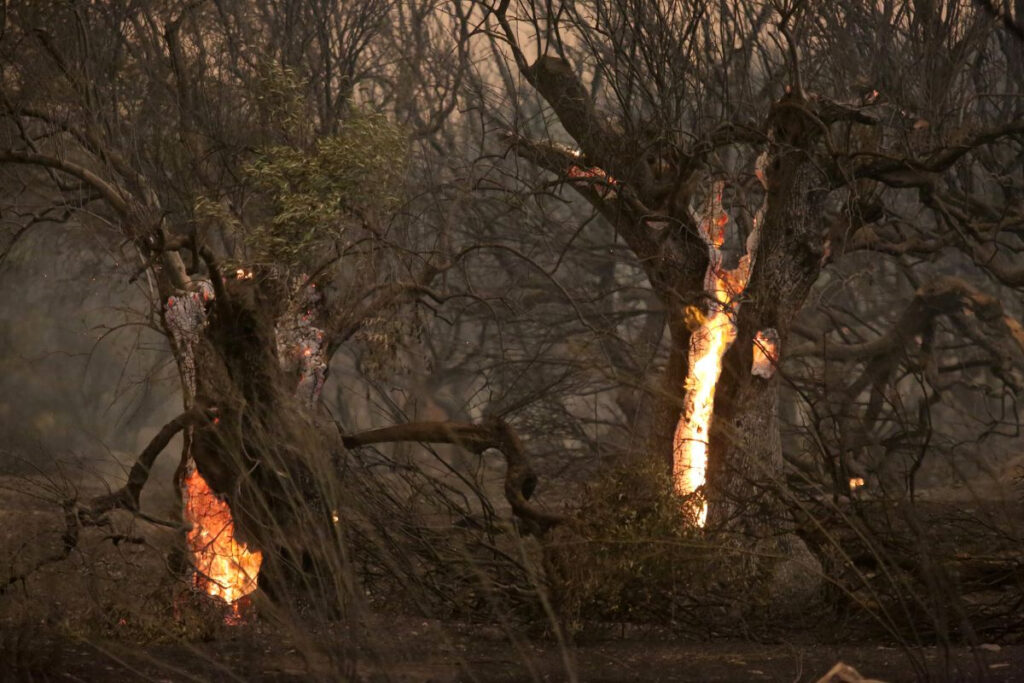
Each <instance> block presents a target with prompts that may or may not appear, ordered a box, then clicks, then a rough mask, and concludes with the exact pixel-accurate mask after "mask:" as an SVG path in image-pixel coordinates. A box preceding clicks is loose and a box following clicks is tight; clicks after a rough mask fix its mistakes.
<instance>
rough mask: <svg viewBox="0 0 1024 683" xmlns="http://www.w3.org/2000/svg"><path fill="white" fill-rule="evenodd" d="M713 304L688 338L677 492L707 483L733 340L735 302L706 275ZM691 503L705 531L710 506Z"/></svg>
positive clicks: (722, 285) (676, 445)
mask: <svg viewBox="0 0 1024 683" xmlns="http://www.w3.org/2000/svg"><path fill="white" fill-rule="evenodd" d="M709 275H712V280H713V283H714V289H713V291H712V292H709V293H710V294H712V295H713V297H714V299H713V301H712V303H711V304H710V306H709V307H708V308H709V311H708V314H707V315H706V316H705V317H704V320H703V324H701V326H700V327H699V328H697V330H695V331H694V332H693V334H692V335H690V373H689V375H688V376H687V378H686V400H685V403H684V408H683V413H682V415H681V416H680V418H679V422H678V424H677V425H676V433H675V439H674V452H675V457H674V458H673V477H674V480H675V489H676V492H677V493H679V494H680V495H691V494H695V493H697V492H698V490H699V489H700V487H701V486H703V485H704V481H705V479H706V477H707V467H708V430H709V429H710V427H711V417H712V414H713V412H714V406H715V386H716V385H717V384H718V378H719V376H720V375H721V374H722V356H724V355H725V352H726V351H727V350H728V349H729V347H730V346H731V345H732V343H733V341H734V340H735V339H736V324H735V322H734V320H733V316H734V315H735V310H734V306H733V305H732V301H733V297H732V295H731V294H730V289H731V288H730V287H729V285H728V284H727V283H726V281H725V279H724V278H723V277H722V276H721V274H720V273H718V272H717V270H716V271H714V273H713V274H712V272H711V271H710V270H709ZM696 498H697V499H695V500H693V502H691V503H690V507H691V510H690V512H691V513H692V514H693V515H694V517H695V518H696V521H697V525H698V526H704V524H705V522H706V521H707V516H708V504H707V501H706V500H704V499H703V497H702V496H699V495H698V496H697V497H696Z"/></svg>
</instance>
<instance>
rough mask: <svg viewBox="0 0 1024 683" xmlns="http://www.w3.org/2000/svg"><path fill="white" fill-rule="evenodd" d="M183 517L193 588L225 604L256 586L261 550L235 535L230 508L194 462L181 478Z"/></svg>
mask: <svg viewBox="0 0 1024 683" xmlns="http://www.w3.org/2000/svg"><path fill="white" fill-rule="evenodd" d="M183 486H184V489H185V518H186V519H187V520H188V521H189V523H191V525H192V529H191V530H190V531H189V532H188V545H189V550H190V551H191V552H192V561H193V564H194V565H195V570H196V571H195V575H194V578H193V581H194V584H195V586H196V588H198V589H199V590H201V591H203V592H204V593H206V594H207V595H212V596H214V597H217V598H220V599H221V600H223V601H224V602H226V603H227V604H229V605H234V603H235V602H236V601H237V600H238V599H239V598H242V597H244V596H246V595H248V594H249V593H252V592H253V591H254V590H256V580H257V577H258V576H259V573H260V566H261V565H262V564H263V554H262V553H261V552H260V551H258V550H249V548H248V547H247V546H246V544H245V543H241V542H240V541H238V540H237V539H236V538H235V522H234V520H233V519H232V517H231V508H230V507H229V506H228V504H227V502H226V501H224V500H222V499H221V498H220V497H218V496H217V495H216V494H215V493H214V492H213V490H211V489H210V486H209V485H208V484H207V483H206V480H205V479H203V477H202V475H201V474H199V470H197V469H196V468H195V467H194V466H190V467H189V468H188V472H187V474H186V475H185V480H184V482H183Z"/></svg>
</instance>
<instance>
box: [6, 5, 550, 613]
mask: <svg viewBox="0 0 1024 683" xmlns="http://www.w3.org/2000/svg"><path fill="white" fill-rule="evenodd" d="M427 6H428V5H427V4H425V3H420V4H417V3H407V4H405V5H403V6H402V12H397V10H395V7H394V6H393V5H392V4H391V3H389V2H368V3H356V4H350V3H297V4H289V5H288V6H286V7H277V6H274V7H268V8H265V10H264V9H261V10H259V11H256V10H254V8H253V7H252V6H251V4H250V3H244V2H228V3H222V2H219V3H178V2H166V3H157V4H156V5H147V6H146V7H145V8H143V7H141V6H138V5H136V4H135V3H131V2H113V3H98V4H96V3H84V4H83V3H70V4H67V3H65V4H45V3H44V4H39V3H34V2H25V3H13V4H10V5H8V6H6V7H5V11H4V14H3V18H2V20H0V21H2V22H3V26H4V30H3V34H2V38H0V50H2V55H3V56H2V63H3V65H4V66H3V72H2V74H0V78H2V81H3V95H2V101H0V107H2V117H3V133H2V135H3V138H2V142H0V164H2V166H3V170H4V173H5V174H6V175H7V177H9V178H17V179H19V180H20V182H21V183H22V186H23V187H24V188H26V189H25V191H24V192H22V193H20V194H19V193H18V192H14V193H13V195H12V197H11V200H10V201H11V203H12V204H14V205H16V210H17V207H18V206H24V207H28V208H27V210H26V213H25V214H24V215H23V216H22V218H23V223H24V227H25V229H26V230H27V229H28V228H31V227H32V226H33V225H35V224H37V223H40V222H45V221H49V220H54V219H57V220H60V216H63V220H66V221H67V220H73V221H75V222H76V223H77V224H79V225H81V228H82V229H89V230H93V231H95V233H96V234H97V235H99V236H101V237H105V238H108V239H109V244H110V245H111V246H110V248H111V249H114V250H118V251H119V253H120V254H121V259H120V260H121V261H122V262H123V263H125V264H131V265H130V266H128V267H129V268H130V271H129V272H126V273H125V274H124V275H125V280H126V281H127V282H128V283H130V284H131V285H133V286H134V287H135V288H137V289H138V290H139V291H140V292H141V293H142V294H143V296H144V297H145V298H146V300H147V301H148V311H146V312H145V315H144V319H145V320H146V321H147V322H148V324H149V325H151V326H153V327H154V328H156V329H158V330H160V331H162V332H163V333H164V334H166V336H167V338H168V340H169V342H170V350H171V353H172V354H173V357H174V360H175V363H176V365H177V368H178V370H179V375H180V381H181V388H182V399H183V409H184V412H183V413H182V414H181V415H180V416H179V417H177V418H176V419H174V420H172V421H171V422H170V423H169V424H167V425H166V426H165V427H164V428H163V429H162V430H160V432H159V433H158V435H157V437H156V438H154V439H153V441H152V442H151V443H150V445H149V446H148V447H147V448H146V449H145V450H144V451H143V453H142V454H141V455H140V456H139V458H138V460H137V462H136V463H135V464H134V466H133V467H132V468H131V471H130V473H129V477H128V482H127V484H126V485H125V486H124V487H123V488H121V489H119V490H117V491H114V492H113V493H111V494H109V495H106V496H102V497H100V498H98V499H96V500H93V501H90V502H88V503H74V502H69V503H68V506H69V507H68V509H69V514H68V519H69V522H68V523H69V531H68V533H67V534H66V536H65V541H66V550H67V551H70V549H71V548H72V547H73V545H74V542H75V540H76V539H77V533H78V531H77V530H78V528H79V527H80V526H81V525H83V524H85V525H98V524H105V523H106V521H107V513H109V512H110V511H112V510H115V509H124V510H129V511H133V512H137V511H138V509H139V499H140V495H141V491H142V489H143V487H144V486H145V484H146V481H147V478H148V476H149V472H150V469H151V468H152V466H153V463H154V461H155V459H156V457H157V456H158V455H159V454H160V452H161V451H162V450H163V449H164V448H165V447H166V446H167V444H168V443H169V441H170V439H171V438H172V437H174V436H175V435H176V434H178V433H181V434H182V435H183V440H184V447H183V450H182V453H181V460H180V465H179V467H178V471H177V481H178V484H179V486H180V487H181V492H182V493H183V497H184V501H183V516H184V520H183V521H184V524H183V525H182V529H183V530H185V531H187V541H188V545H189V551H190V555H191V557H190V564H191V567H192V569H193V570H194V572H195V583H196V585H197V586H199V587H201V588H202V589H203V590H204V591H205V592H207V593H209V594H211V595H215V596H219V597H221V598H222V599H223V600H225V601H226V602H234V601H236V600H237V599H238V598H239V597H241V596H243V595H245V594H248V593H249V592H251V591H252V590H254V589H255V587H256V585H257V574H258V575H259V579H258V580H259V582H260V583H261V584H266V585H267V586H268V587H273V588H272V590H281V588H282V586H285V585H286V584H288V582H289V581H293V582H294V581H297V582H299V583H305V584H306V585H307V586H310V585H311V584H317V583H318V582H320V584H321V585H319V586H318V587H315V586H314V587H315V589H316V590H319V591H321V592H325V591H326V592H328V593H330V592H331V589H330V587H329V586H328V587H326V588H325V586H324V585H322V584H323V583H324V582H327V583H330V582H331V581H334V582H335V583H336V582H338V581H342V580H343V579H344V577H345V576H346V572H347V569H346V568H345V567H341V566H338V562H340V560H339V559H338V558H339V557H340V556H341V555H342V554H343V553H342V551H341V549H340V548H341V546H342V545H343V543H342V539H341V535H343V534H344V533H349V532H348V531H344V529H345V526H344V524H341V523H340V522H345V523H348V522H352V523H356V522H354V521H353V520H356V519H358V520H361V521H362V522H363V523H364V526H366V527H372V526H373V523H372V522H370V521H367V519H368V518H369V516H370V514H371V513H370V512H367V511H365V510H359V511H357V510H356V508H358V502H357V499H358V496H356V495H345V494H344V493H343V490H344V488H345V487H346V486H348V487H352V488H357V487H359V486H360V484H359V483H358V481H356V480H355V478H353V477H350V478H349V479H348V480H345V481H343V478H342V477H341V471H342V469H343V468H344V467H345V464H344V462H345V458H344V454H345V445H344V441H345V440H346V439H347V440H348V443H349V445H350V446H352V445H358V444H360V443H377V442H379V441H380V440H381V438H380V435H379V434H377V437H375V438H374V439H371V440H369V441H366V440H362V441H360V440H359V439H358V438H356V437H352V436H349V435H346V436H345V437H344V439H343V438H342V434H341V433H340V432H339V427H338V425H337V424H336V423H335V422H334V420H332V419H331V417H330V416H329V415H328V414H327V413H326V412H325V411H324V410H323V408H322V404H321V401H320V399H321V392H322V390H323V387H324V383H325V381H326V375H327V368H328V366H329V364H330V362H331V359H332V357H333V356H334V354H335V353H336V352H337V351H338V349H339V348H341V347H342V346H343V345H344V344H346V343H347V342H351V341H352V340H353V338H354V337H356V336H357V335H358V334H360V333H361V332H362V331H364V330H365V328H367V326H368V325H373V324H375V321H379V320H381V319H383V318H386V317H388V316H393V315H395V312H396V310H398V309H399V308H400V307H401V306H403V305H408V304H413V303H416V302H418V301H421V300H431V301H435V302H436V301H440V300H441V299H442V295H441V294H439V293H438V292H437V291H435V290H433V289H431V285H432V283H433V282H434V281H435V280H437V279H438V278H439V276H440V275H441V274H442V273H445V272H446V271H447V270H449V269H450V268H451V267H452V266H453V264H454V263H455V260H454V258H453V255H452V254H451V253H449V251H448V249H447V246H446V245H445V244H444V229H443V228H440V229H438V230H436V231H435V230H434V229H433V227H434V226H433V225H431V224H430V220H431V219H430V218H429V217H425V216H424V215H420V216H419V217H418V221H413V220H409V218H408V216H405V215H403V214H402V212H401V209H402V208H403V207H407V206H408V201H409V199H408V195H407V190H408V188H409V187H410V180H409V173H408V170H409V168H410V165H411V164H413V163H414V162H415V159H416V152H415V145H414V141H415V140H417V139H423V138H425V137H428V136H429V135H431V134H432V132H433V131H435V130H436V127H437V125H438V121H439V120H440V119H441V117H443V115H444V114H445V112H447V111H449V110H450V108H451V106H452V101H451V97H450V96H447V97H445V96H440V97H439V98H434V99H430V100H427V101H424V102H415V101H412V102H408V101H404V100H402V98H404V97H407V96H409V95H410V93H414V92H416V90H417V88H420V87H422V88H431V87H434V86H436V87H437V88H439V89H440V90H442V91H443V90H444V89H448V90H449V91H450V90H451V83H450V81H451V80H452V79H455V78H457V77H458V67H459V66H460V65H459V64H458V63H448V64H446V63H441V62H435V61H432V60H434V58H435V56H434V53H433V52H430V49H429V47H428V46H421V48H420V51H419V55H420V58H421V59H419V60H418V61H417V60H413V62H407V61H405V60H404V59H398V58H397V57H396V55H398V54H399V52H396V51H402V52H403V53H404V52H405V51H407V50H408V47H407V46H402V45H399V44H397V43H396V42H394V40H393V38H394V36H392V35H390V33H389V32H390V31H392V30H398V31H399V33H401V29H400V27H401V25H402V23H403V22H406V21H411V20H412V19H411V18H410V16H409V15H408V14H405V13H408V12H411V13H412V15H414V16H416V17H420V18H421V19H422V18H423V17H424V16H427V12H426V9H425V8H426V7H427ZM393 10H395V12H393ZM296 26H297V27H299V28H298V29H295V28H294V27H296ZM419 26H420V29H422V30H426V28H425V26H424V25H423V24H422V23H421V24H419ZM442 52H443V51H442ZM409 54H410V55H411V53H409ZM396 65H397V66H396ZM410 65H411V66H410ZM453 67H454V68H453ZM412 69H415V73H413V72H412ZM412 76H416V77H417V78H419V79H420V80H418V81H416V80H414V81H409V80H408V79H410V78H412ZM403 79H405V81H404V82H405V83H413V84H410V85H404V84H403V85H402V86H401V87H397V86H396V85H395V84H396V83H397V82H398V81H402V80H403ZM431 79H433V80H431ZM416 83H418V85H416ZM40 84H45V85H43V86H42V87H40ZM360 84H361V85H362V86H364V87H363V88H362V89H361V90H360V91H359V92H358V93H357V92H356V86H357V85H360ZM389 84H390V85H389ZM357 100H361V103H360V102H358V101H357ZM398 121H403V122H402V123H400V122H398ZM19 234H21V233H19ZM439 242H440V246H439ZM419 427H421V426H416V425H414V426H413V427H412V431H411V432H409V433H408V434H405V433H403V432H401V430H399V431H398V432H395V433H393V434H391V435H390V438H391V440H402V439H414V438H422V434H421V431H422V430H421V429H419ZM418 430H419V431H418ZM427 430H428V431H429V432H430V436H431V438H432V439H433V440H438V441H443V442H450V443H458V444H462V445H465V446H467V447H471V448H472V449H474V450H477V451H480V450H483V449H487V448H498V449H499V450H501V451H502V452H504V453H506V455H507V457H508V458H509V459H510V462H511V463H513V464H512V465H511V466H510V468H509V470H510V472H509V485H508V491H509V496H510V497H511V499H512V501H513V508H514V509H515V510H516V512H517V514H521V515H524V516H527V517H529V516H530V515H531V513H532V512H533V510H532V508H531V506H530V505H529V504H528V503H527V502H526V499H525V497H524V494H523V492H524V491H525V492H526V493H525V496H526V497H528V496H529V491H530V488H529V482H530V481H533V480H534V477H533V474H532V472H531V470H530V468H529V465H528V463H526V461H525V456H524V455H523V453H522V451H521V449H520V448H519V446H518V441H517V440H515V438H514V435H510V433H509V431H508V428H507V426H505V425H503V423H500V421H498V422H494V423H493V424H492V423H488V424H487V425H483V426H480V425H461V424H460V425H453V426H445V425H441V426H438V425H427ZM357 436H358V435H357ZM353 439H355V440H353ZM360 515H362V516H360ZM535 517H536V520H537V521H538V523H540V524H542V525H543V524H545V523H549V522H550V520H546V518H545V517H544V516H543V515H535ZM65 554H66V553H65ZM14 580H16V579H12V581H14ZM338 600H339V601H344V598H343V597H339V598H338ZM328 602H330V600H328Z"/></svg>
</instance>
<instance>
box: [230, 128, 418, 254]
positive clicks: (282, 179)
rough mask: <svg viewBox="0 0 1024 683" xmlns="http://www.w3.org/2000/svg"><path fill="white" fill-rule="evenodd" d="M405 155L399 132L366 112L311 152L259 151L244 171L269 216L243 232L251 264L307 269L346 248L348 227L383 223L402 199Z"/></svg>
mask: <svg viewBox="0 0 1024 683" xmlns="http://www.w3.org/2000/svg"><path fill="white" fill-rule="evenodd" d="M407 156H408V140H407V137H406V135H405V133H404V131H403V130H402V129H401V128H400V127H399V126H397V125H395V124H393V123H392V122H390V121H388V120H387V118H385V117H384V116H383V115H380V114H372V113H366V112H357V113H355V114H354V115H353V116H352V117H351V118H350V119H349V120H348V121H347V122H346V123H345V125H344V127H343V128H342V129H341V131H340V132H338V133H337V134H336V135H331V136H329V137H325V138H322V139H321V140H319V141H318V142H317V143H316V144H315V146H314V147H313V148H312V149H302V148H298V147H292V146H285V145H278V146H273V147H268V148H265V149H263V150H261V152H260V154H259V156H258V158H257V159H256V160H255V161H253V162H252V163H250V164H249V165H248V166H247V167H246V169H245V172H246V175H247V176H248V178H249V179H250V180H251V181H252V182H253V183H254V185H255V187H256V188H257V189H258V190H259V191H260V192H261V193H262V194H263V196H264V197H265V198H266V199H267V201H268V203H269V210H270V214H271V215H270V216H269V218H267V219H266V220H259V221H256V222H255V227H249V228H242V230H241V234H242V237H243V239H244V241H245V244H246V246H247V247H248V249H249V251H250V256H251V258H252V259H253V261H255V262H262V263H276V264H280V265H286V266H301V265H304V266H309V265H310V264H311V263H315V262H316V261H318V260H322V259H323V257H324V255H325V254H331V253H334V251H335V247H337V246H339V243H340V244H343V243H345V242H346V240H347V238H348V233H349V232H350V231H351V229H352V227H353V226H354V225H358V224H362V225H374V224H376V223H377V222H379V221H381V220H382V219H383V217H385V216H386V215H387V214H388V213H389V212H390V211H393V210H394V208H395V207H396V206H397V205H398V203H399V202H400V200H401V189H402V181H403V179H404V175H405V168H406V159H407ZM349 239H350V238H349Z"/></svg>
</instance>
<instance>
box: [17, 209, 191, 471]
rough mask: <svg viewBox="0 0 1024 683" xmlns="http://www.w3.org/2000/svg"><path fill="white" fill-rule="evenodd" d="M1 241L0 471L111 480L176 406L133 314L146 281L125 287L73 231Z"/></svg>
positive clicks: (169, 381) (175, 393)
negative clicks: (69, 473)
mask: <svg viewBox="0 0 1024 683" xmlns="http://www.w3.org/2000/svg"><path fill="white" fill-rule="evenodd" d="M4 237H5V239H6V241H7V242H8V244H7V245H5V247H7V249H8V251H7V257H6V259H5V260H4V262H3V265H2V267H0V291H2V292H3V297H2V300H0V368H2V371H0V444H2V450H0V469H2V470H4V471H5V472H7V473H19V474H28V473H31V472H38V471H43V472H51V471H53V470H54V469H55V468H60V469H61V470H72V471H73V470H79V471H80V474H81V475H82V476H84V477H86V479H88V478H89V477H97V476H98V477H100V478H101V479H102V480H104V481H118V480H119V478H120V477H123V473H124V466H125V465H128V464H130V463H131V460H132V459H133V458H134V455H133V454H134V453H137V452H138V450H139V449H140V448H141V447H143V446H144V445H145V443H146V441H147V440H148V439H149V438H150V437H151V436H152V434H153V433H154V432H155V430H156V427H154V426H153V425H160V424H162V423H163V422H164V421H165V420H166V418H167V416H169V415H171V414H173V413H174V412H175V409H176V405H177V404H178V402H179V401H180V399H179V388H178V380H177V373H176V370H175V368H174V366H173V365H171V364H169V363H168V359H169V358H170V355H169V354H168V353H167V342H166V340H165V338H164V337H163V336H162V335H160V334H158V333H157V332H155V331H154V330H153V329H151V328H149V327H147V326H146V321H145V319H144V318H143V317H142V316H141V315H140V314H139V313H138V311H140V310H145V307H144V306H140V305H139V304H140V303H141V301H142V299H143V297H144V291H143V290H142V287H145V284H144V281H143V282H142V283H136V285H137V286H136V287H125V286H124V285H125V281H126V280H127V279H128V278H129V277H130V274H129V273H128V268H129V267H128V265H127V264H126V263H125V262H124V259H121V258H119V257H118V256H117V255H115V254H112V253H110V252H107V251H106V250H105V249H104V248H103V245H102V244H100V243H98V242H97V240H96V239H95V236H92V237H90V236H89V235H88V233H85V232H84V231H82V230H81V228H79V227H78V226H75V225H70V224H69V225H60V224H55V223H48V224H41V225H37V226H35V229H34V230H32V231H29V232H27V233H25V235H24V236H23V237H21V239H18V240H17V241H16V242H13V241H12V235H11V234H9V233H8V234H6V235H5V236H4ZM166 460H168V461H169V460H171V459H170V458H167V459H166ZM157 466H158V467H159V468H163V467H173V463H171V462H164V461H163V460H161V461H159V462H158V465H157Z"/></svg>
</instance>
